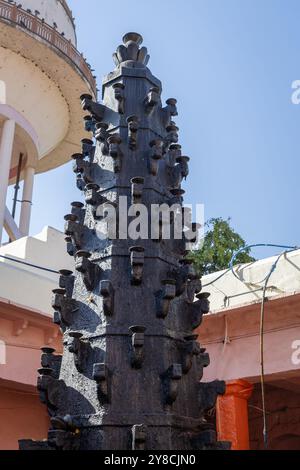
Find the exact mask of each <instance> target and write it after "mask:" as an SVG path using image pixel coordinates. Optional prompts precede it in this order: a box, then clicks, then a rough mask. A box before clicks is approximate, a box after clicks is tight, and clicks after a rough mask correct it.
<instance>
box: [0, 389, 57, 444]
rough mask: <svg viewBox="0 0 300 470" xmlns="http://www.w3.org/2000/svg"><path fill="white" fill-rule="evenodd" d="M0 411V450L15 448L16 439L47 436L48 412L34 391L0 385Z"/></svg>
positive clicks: (40, 438) (43, 437)
mask: <svg viewBox="0 0 300 470" xmlns="http://www.w3.org/2000/svg"><path fill="white" fill-rule="evenodd" d="M0 412H1V419H0V450H17V449H18V439H39V440H42V439H45V438H47V434H48V429H49V418H48V414H47V411H46V407H45V406H43V405H42V404H41V403H40V401H39V397H38V395H36V394H34V392H31V393H30V392H24V391H22V390H20V391H19V390H12V389H7V388H3V387H0Z"/></svg>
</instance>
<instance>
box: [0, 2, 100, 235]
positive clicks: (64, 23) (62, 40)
mask: <svg viewBox="0 0 300 470" xmlns="http://www.w3.org/2000/svg"><path fill="white" fill-rule="evenodd" d="M83 93H88V94H91V95H92V96H93V97H95V96H96V82H95V78H94V76H93V73H92V71H91V69H90V66H89V65H88V64H87V62H86V61H85V59H84V57H83V56H82V54H80V53H79V52H78V51H77V48H76V32H75V25H74V20H73V18H72V13H71V11H70V9H69V7H68V5H67V3H66V1H65V0H20V3H18V2H14V1H12V0H0V139H1V140H0V244H1V237H2V230H3V227H4V228H5V229H6V231H7V233H8V235H9V236H10V238H11V239H12V240H15V239H17V238H20V237H21V236H24V235H28V232H29V223H30V212H31V202H32V201H31V199H32V189H33V181H34V175H35V174H37V173H41V172H45V171H47V170H50V169H53V168H56V167H58V166H60V165H62V164H63V163H65V162H67V161H68V160H69V158H70V155H71V154H73V153H76V152H78V150H79V147H78V144H79V141H80V138H79V136H80V137H84V133H83V126H82V117H83V111H82V109H81V104H80V100H79V97H80V95H81V94H83ZM18 168H19V169H21V180H22V179H23V180H24V185H23V195H22V198H21V199H22V207H21V215H20V223H19V226H17V224H16V223H15V222H14V220H13V218H12V216H11V214H10V213H9V210H8V209H7V208H6V195H7V188H8V185H9V184H14V183H15V181H16V177H17V173H18Z"/></svg>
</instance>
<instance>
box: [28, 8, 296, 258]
mask: <svg viewBox="0 0 300 470" xmlns="http://www.w3.org/2000/svg"><path fill="white" fill-rule="evenodd" d="M69 5H70V7H71V8H72V10H73V14H74V16H75V18H76V24H77V35H78V47H79V49H80V50H81V51H83V52H84V54H85V56H86V57H87V58H88V61H89V62H90V63H91V64H92V66H93V68H95V69H96V74H97V76H98V82H99V83H101V79H102V76H103V75H104V74H106V73H107V72H109V71H111V70H112V69H113V63H112V58H111V55H112V52H114V50H115V48H116V46H118V44H120V42H121V38H122V36H123V34H124V33H126V32H128V31H137V32H140V33H141V34H142V35H143V36H144V42H145V45H146V46H147V47H148V48H149V50H150V54H151V60H150V64H149V67H150V69H151V71H152V72H153V73H154V75H156V76H158V78H160V79H161V80H162V82H163V86H164V98H166V99H167V98H168V97H175V98H177V99H178V107H179V116H178V118H176V121H177V123H178V125H179V127H180V131H181V132H180V141H181V144H182V146H183V149H184V154H186V155H189V156H190V157H191V159H192V160H191V174H190V176H189V178H188V181H187V183H186V186H185V189H186V191H187V195H186V202H187V203H199V202H202V203H204V204H205V210H206V219H208V218H210V217H218V216H222V217H228V216H230V217H232V225H233V227H234V228H235V229H236V230H237V231H238V232H240V234H241V235H242V236H243V237H244V238H245V239H246V241H247V242H249V243H258V242H270V243H283V244H292V245H294V244H297V245H299V244H300V240H299V239H300V233H299V232H300V221H299V201H300V184H299V180H300V163H299V148H300V145H299V142H300V139H299V136H300V132H299V129H300V105H299V106H296V105H293V104H292V102H291V94H292V90H291V84H292V82H293V81H294V80H296V79H300V58H299V57H300V28H299V18H300V2H299V0H186V1H182V0H162V1H158V0H152V1H151V2H148V1H146V0H131V1H129V2H126V1H124V0H114V2H105V1H102V0H70V1H69ZM80 138H81V136H80V135H78V140H80ZM78 199H80V193H79V191H78V190H77V189H76V187H75V176H74V175H73V173H72V170H71V167H70V165H66V166H64V167H62V168H60V169H58V170H55V171H52V172H50V173H48V174H45V175H41V176H38V177H37V178H36V184H35V191H34V206H33V218H32V224H31V233H32V234H35V233H37V232H39V231H40V230H41V229H42V227H43V226H44V225H47V224H48V225H52V226H54V227H57V228H62V227H63V216H64V214H65V213H67V212H68V211H69V203H70V202H71V201H73V200H78ZM256 254H257V256H259V257H261V256H267V255H269V254H272V251H269V250H267V249H266V250H262V251H260V252H257V253H256Z"/></svg>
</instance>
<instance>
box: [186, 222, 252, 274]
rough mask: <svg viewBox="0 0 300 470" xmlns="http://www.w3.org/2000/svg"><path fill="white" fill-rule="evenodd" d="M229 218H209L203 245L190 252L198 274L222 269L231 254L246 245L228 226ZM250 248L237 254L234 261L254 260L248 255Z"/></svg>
mask: <svg viewBox="0 0 300 470" xmlns="http://www.w3.org/2000/svg"><path fill="white" fill-rule="evenodd" d="M230 220H231V219H230V218H229V219H227V220H224V219H222V218H221V217H219V218H215V219H210V220H209V221H208V222H207V223H206V224H205V226H206V227H207V231H206V235H205V238H204V244H203V247H202V248H201V249H200V250H198V251H195V252H193V253H192V254H191V259H193V261H194V265H195V268H196V270H197V272H198V273H199V274H200V275H205V274H211V273H214V272H216V271H222V270H223V269H227V268H228V267H229V263H230V261H231V259H232V256H233V255H234V254H235V253H236V252H237V251H238V250H240V249H241V248H243V247H246V242H245V240H243V238H242V237H241V236H240V235H239V234H238V233H236V232H235V231H234V230H233V228H232V227H231V226H230ZM250 251H251V250H250V248H246V249H245V251H243V252H241V253H239V254H238V256H237V258H236V260H235V263H236V264H243V263H251V262H253V261H255V258H253V257H252V256H251V255H250Z"/></svg>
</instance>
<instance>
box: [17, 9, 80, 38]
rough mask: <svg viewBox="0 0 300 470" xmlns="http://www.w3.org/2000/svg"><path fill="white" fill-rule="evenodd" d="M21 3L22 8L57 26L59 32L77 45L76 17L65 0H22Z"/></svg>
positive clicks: (50, 24)
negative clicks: (74, 17)
mask: <svg viewBox="0 0 300 470" xmlns="http://www.w3.org/2000/svg"><path fill="white" fill-rule="evenodd" d="M19 4H20V5H22V7H21V8H22V9H24V10H27V11H28V10H30V12H31V13H32V14H36V15H37V16H38V17H39V18H41V19H44V21H45V23H46V24H48V25H49V26H51V27H53V26H55V28H56V29H57V31H58V32H59V33H63V34H64V36H65V37H66V39H69V40H71V42H72V44H74V45H76V33H75V25H74V19H73V16H72V12H71V10H70V8H69V7H68V4H67V2H66V1H65V0H21V1H20V3H19Z"/></svg>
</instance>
